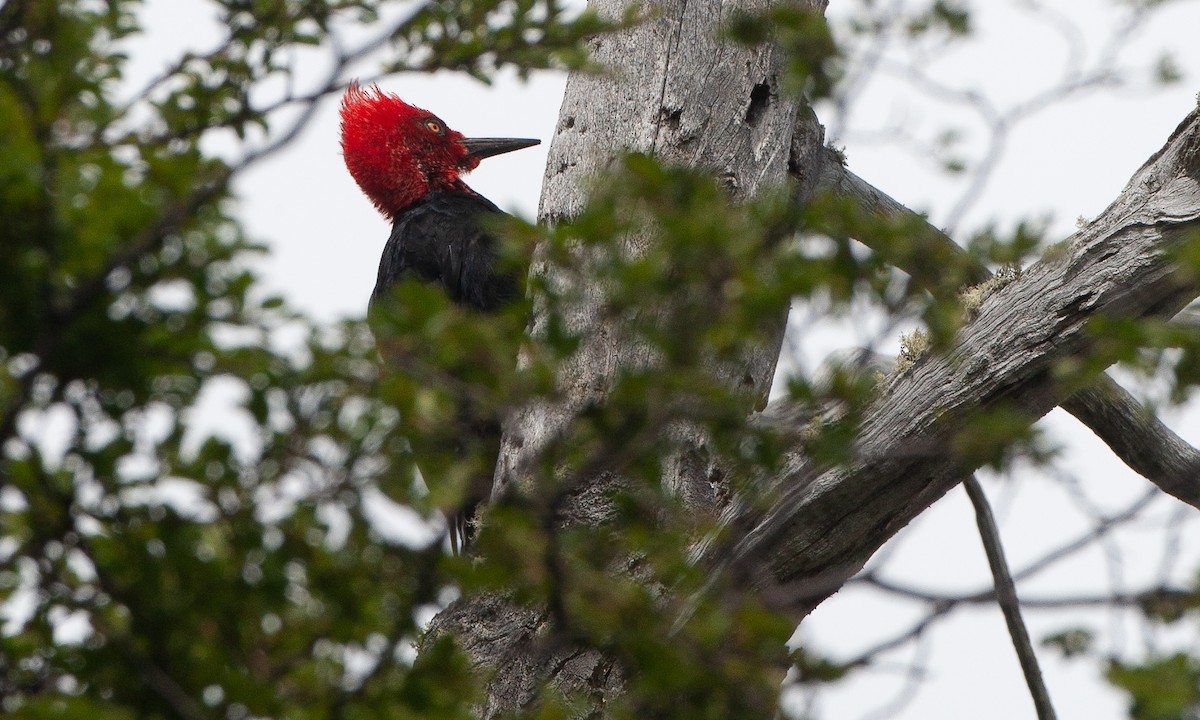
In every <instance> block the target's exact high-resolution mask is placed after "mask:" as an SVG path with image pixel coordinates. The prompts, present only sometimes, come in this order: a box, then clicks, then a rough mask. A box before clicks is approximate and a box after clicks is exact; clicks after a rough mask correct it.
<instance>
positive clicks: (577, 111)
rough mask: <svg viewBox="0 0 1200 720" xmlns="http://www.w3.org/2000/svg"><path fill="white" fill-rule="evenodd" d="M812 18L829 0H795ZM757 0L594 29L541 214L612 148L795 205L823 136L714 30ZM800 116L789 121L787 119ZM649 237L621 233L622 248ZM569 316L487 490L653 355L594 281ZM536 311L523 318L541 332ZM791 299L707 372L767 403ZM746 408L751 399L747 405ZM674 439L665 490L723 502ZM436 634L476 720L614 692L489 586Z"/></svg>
mask: <svg viewBox="0 0 1200 720" xmlns="http://www.w3.org/2000/svg"><path fill="white" fill-rule="evenodd" d="M625 4H626V3H624V2H622V1H620V0H598V1H594V2H592V4H591V6H592V7H593V8H595V9H596V10H598V11H599V12H600V13H601V14H602V15H604V16H606V17H609V18H611V19H618V18H620V17H621V16H622V14H623V13H624V10H625V8H624V6H625ZM801 4H803V5H807V6H808V7H810V8H811V9H813V10H814V11H817V12H823V10H824V6H825V2H824V0H806V2H804V3H801ZM768 5H769V3H768V2H765V1H764V0H740V1H738V2H712V1H708V0H706V1H704V2H696V1H694V0H655V1H653V2H648V3H642V4H641V8H642V10H643V11H644V12H645V17H646V18H647V19H646V20H645V21H643V22H640V23H638V24H636V25H634V26H633V27H631V28H630V29H628V30H626V31H623V32H619V33H615V34H611V35H602V36H600V37H598V38H596V39H594V40H593V41H592V42H591V44H590V54H591V59H592V61H593V62H595V63H596V64H598V65H600V66H602V67H604V68H606V69H607V70H606V72H603V73H600V74H584V73H576V74H573V75H572V76H571V77H570V79H569V80H568V83H567V88H566V94H565V98H564V101H563V105H562V109H561V111H560V114H559V121H558V126H557V128H556V130H555V136H554V139H553V141H552V143H551V146H550V153H549V159H548V161H547V168H546V176H545V180H544V185H543V191H542V201H541V207H540V211H539V216H540V218H539V219H540V221H541V222H543V223H555V222H557V221H559V220H561V219H565V218H571V217H573V216H574V215H576V214H577V213H578V212H579V211H580V210H581V209H582V208H583V206H584V203H585V200H586V197H587V193H588V190H589V187H590V184H591V182H592V180H593V179H594V178H596V177H597V176H598V175H599V174H600V173H602V172H603V171H604V170H605V169H606V168H608V167H609V166H610V164H611V163H612V162H613V161H614V159H616V158H618V157H619V156H620V155H621V154H622V153H623V152H627V151H633V152H642V153H647V154H653V155H656V156H658V157H660V158H663V159H665V160H667V161H669V162H671V163H676V164H680V165H685V166H690V167H699V168H704V169H706V170H708V171H710V172H712V173H713V174H714V176H716V177H717V178H719V180H720V182H721V184H722V185H723V186H724V187H725V189H726V190H727V191H729V192H730V194H731V195H732V196H733V197H734V198H738V197H751V196H753V195H754V194H755V193H756V192H758V191H759V190H760V189H764V188H777V187H779V186H781V185H783V184H784V183H787V182H791V183H793V186H794V187H795V192H796V193H797V199H798V200H799V201H804V200H806V199H807V197H809V196H810V195H811V193H812V192H813V190H814V188H815V187H816V184H817V180H818V176H817V170H818V169H819V163H818V162H816V161H817V159H818V158H819V156H820V153H821V149H822V144H823V142H824V132H823V129H822V128H821V126H820V125H819V124H818V123H817V121H816V118H815V117H814V116H813V115H812V114H811V113H807V112H804V113H799V112H798V108H797V103H796V102H795V101H794V100H792V99H788V98H787V97H785V96H783V95H781V94H780V93H779V90H778V88H779V64H780V62H781V58H780V57H779V55H778V52H777V50H775V49H774V48H772V47H770V46H763V47H760V48H745V47H739V46H734V45H732V44H730V43H729V42H728V41H726V40H725V39H723V38H722V37H721V36H720V33H719V31H720V28H721V27H722V26H723V25H724V24H725V23H726V22H727V21H728V20H729V19H730V17H731V15H732V13H734V12H736V11H740V10H750V11H754V10H761V9H764V8H766V7H767V6H768ZM798 118H799V119H798ZM649 241H650V239H649V238H645V237H640V238H639V237H634V238H629V239H628V240H627V245H628V249H629V251H630V252H631V253H635V254H636V253H637V252H639V249H640V247H643V246H644V243H646V242H649ZM531 274H532V275H534V276H537V275H543V276H546V277H548V278H549V279H550V280H551V281H559V282H561V281H562V278H561V277H559V276H557V275H556V270H555V268H554V267H553V266H551V265H548V264H547V263H545V262H544V261H539V260H537V259H536V258H535V262H534V265H533V268H532V270H531ZM577 290H578V293H579V298H580V300H579V302H577V303H576V304H575V305H573V306H572V307H570V308H569V309H568V311H567V321H568V326H569V329H570V330H571V331H573V332H575V333H578V334H579V335H580V336H581V337H582V338H583V346H582V347H581V348H580V350H579V352H578V353H577V354H576V355H575V357H574V359H573V361H572V362H570V363H568V364H567V366H566V367H564V368H562V370H561V372H560V375H559V390H560V394H561V398H562V399H561V401H559V402H555V403H553V404H551V403H548V402H547V403H541V404H536V405H532V406H530V407H527V408H524V409H523V410H522V411H521V412H520V413H519V414H518V415H517V416H516V417H515V418H514V420H513V421H512V422H511V423H510V424H509V426H508V427H506V432H505V439H504V443H503V447H502V449H501V456H500V462H499V467H498V469H497V481H496V485H495V487H494V489H493V496H494V497H495V496H498V495H500V494H502V493H503V492H505V491H506V490H507V489H508V488H509V487H510V485H511V484H514V483H516V484H518V485H519V484H521V483H523V482H528V474H527V470H526V469H527V468H528V467H530V466H531V465H532V464H533V462H534V460H535V459H536V458H537V456H538V454H539V452H540V451H541V450H542V448H544V447H545V445H546V443H548V442H551V441H552V440H553V439H554V438H555V437H556V436H557V435H558V434H559V433H560V432H561V431H562V428H563V427H564V426H565V425H566V423H568V422H570V420H571V418H572V417H573V416H574V414H575V413H577V412H578V411H579V409H580V408H583V407H585V406H586V405H587V404H589V403H593V402H598V401H601V400H602V398H603V397H604V396H605V394H606V392H607V390H608V388H609V387H610V384H611V381H612V380H613V379H614V378H615V377H616V376H617V374H618V373H619V372H621V371H622V370H623V369H629V368H636V367H639V366H642V365H643V364H645V363H649V362H652V361H653V357H652V353H651V352H650V351H649V350H648V349H646V348H644V347H643V346H641V345H640V344H638V343H636V342H633V341H632V340H630V339H629V338H628V337H625V336H624V334H623V332H622V328H621V327H620V325H619V324H618V323H616V322H615V321H613V320H611V319H606V318H604V313H601V312H599V309H600V304H601V302H602V300H603V298H604V289H603V288H601V287H583V288H578V289H577ZM543 320H544V318H540V317H539V316H538V315H537V314H536V309H535V317H534V321H533V324H532V326H531V330H530V332H531V333H534V334H535V335H536V334H537V333H540V332H543V330H544V328H543V326H542V324H541V323H542V321H543ZM786 320H787V307H782V306H781V307H780V308H779V310H778V313H777V314H776V316H775V317H773V318H767V319H765V320H764V323H763V328H762V331H761V333H760V335H759V337H757V338H754V339H752V340H751V341H750V342H748V343H747V348H746V351H745V352H744V353H743V355H742V357H741V358H740V359H739V361H738V362H736V363H728V364H726V366H724V367H714V368H713V373H714V375H715V376H717V377H721V378H723V379H724V380H725V381H726V382H728V383H729V384H730V386H736V387H739V388H741V389H742V390H743V391H745V393H746V394H747V396H751V397H756V398H758V399H759V401H765V398H766V395H767V392H768V391H769V389H770V386H771V381H772V377H773V375H774V371H775V364H776V361H777V360H778V356H779V351H780V347H781V345H782V342H783V331H784V327H785V325H786ZM751 409H753V408H747V411H749V410H751ZM672 433H673V434H674V436H675V437H674V439H675V440H676V442H677V443H678V445H679V446H680V447H682V448H684V449H683V450H681V451H680V452H678V453H677V454H676V455H675V456H674V457H673V458H671V459H669V461H668V463H667V468H668V469H667V474H668V476H667V477H665V478H664V484H665V485H666V486H667V487H671V488H673V489H674V490H675V491H676V492H677V493H678V495H679V496H680V497H681V498H683V500H684V502H685V503H687V504H688V505H689V506H690V507H692V508H695V509H696V510H697V511H703V512H707V513H715V512H717V511H719V509H720V507H721V506H722V503H719V502H717V497H718V496H720V495H721V494H722V491H721V488H720V487H719V482H716V481H714V476H716V475H719V473H717V472H716V470H715V468H714V467H713V465H712V463H711V461H709V460H708V459H707V455H706V453H705V452H704V451H703V445H704V438H703V437H702V436H701V435H700V434H699V433H697V432H695V431H694V430H693V429H691V428H688V427H683V426H680V427H675V428H673V429H672ZM619 481H620V480H619V478H612V477H599V478H596V479H594V480H590V481H589V485H592V486H594V487H590V488H581V491H580V492H578V493H575V494H574V497H573V498H572V501H571V502H572V505H571V507H570V508H569V509H568V512H567V514H568V515H569V516H570V518H571V519H572V521H575V522H585V523H587V522H592V523H596V522H603V520H604V519H605V517H606V515H607V513H608V501H607V499H606V497H605V496H604V494H603V493H602V492H600V489H602V488H603V487H604V485H605V483H611V482H619ZM431 630H432V631H433V632H432V633H431V634H437V633H440V632H451V633H453V634H455V635H456V636H457V637H458V638H459V639H460V641H461V643H462V644H463V646H464V647H465V648H466V650H467V651H468V652H469V653H470V655H471V657H472V659H473V661H474V662H475V663H476V664H477V665H478V666H480V667H482V668H486V669H487V670H488V671H490V672H491V673H493V674H492V680H491V682H490V685H489V688H488V694H487V700H486V703H485V706H484V707H483V708H482V715H483V716H484V717H493V716H495V715H497V714H498V713H501V712H504V711H506V710H512V709H515V708H519V707H521V706H523V705H524V704H526V703H528V702H530V700H531V699H532V698H533V696H534V692H535V691H536V688H537V687H538V685H539V683H541V682H543V681H545V680H548V679H550V680H553V681H554V682H555V683H556V684H557V685H558V687H559V688H560V689H562V690H564V691H567V692H584V693H588V694H590V695H591V697H592V698H593V701H594V704H595V706H596V707H602V706H603V704H604V701H605V698H606V697H608V696H611V695H612V694H614V693H619V692H620V689H621V681H620V673H619V672H617V671H615V669H614V667H613V666H612V662H611V660H609V659H607V658H604V657H601V656H600V655H599V654H598V653H595V652H579V651H576V650H574V649H572V648H570V647H562V646H561V644H558V643H555V642H554V641H553V640H552V637H551V636H552V633H551V628H550V623H549V615H548V614H545V613H540V612H538V611H534V610H530V609H528V608H522V607H518V606H516V605H514V604H512V603H509V602H507V601H506V600H505V599H504V598H501V597H497V596H488V597H476V598H472V599H471V600H470V601H469V602H462V603H458V604H456V605H454V606H452V607H451V608H448V609H447V610H446V611H445V612H443V613H442V614H441V615H440V616H439V617H438V618H437V619H436V620H435V621H434V623H433V626H432V628H431Z"/></svg>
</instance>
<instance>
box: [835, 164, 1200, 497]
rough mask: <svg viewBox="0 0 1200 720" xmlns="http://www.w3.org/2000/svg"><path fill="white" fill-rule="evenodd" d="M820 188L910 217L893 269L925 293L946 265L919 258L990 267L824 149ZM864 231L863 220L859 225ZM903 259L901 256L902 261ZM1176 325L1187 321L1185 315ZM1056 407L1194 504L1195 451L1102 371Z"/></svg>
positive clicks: (873, 242)
mask: <svg viewBox="0 0 1200 720" xmlns="http://www.w3.org/2000/svg"><path fill="white" fill-rule="evenodd" d="M822 160H823V164H822V167H821V177H820V185H819V189H820V190H824V191H826V192H831V193H834V194H835V195H837V196H839V197H844V198H848V199H850V200H852V201H854V202H855V203H856V204H857V205H858V207H859V208H860V209H861V210H863V211H864V212H865V213H869V214H871V215H875V216H878V217H882V218H885V219H889V220H894V221H899V222H906V223H912V224H913V225H914V226H915V227H919V228H921V229H922V230H923V232H917V233H916V234H915V235H914V236H913V237H912V238H911V240H912V243H913V245H914V248H913V252H912V253H911V254H909V255H908V256H906V257H907V258H911V259H912V261H913V262H911V263H907V266H901V267H900V269H901V270H904V271H905V272H907V273H908V274H909V275H910V276H912V278H913V281H914V282H916V283H918V284H919V285H920V286H921V287H923V288H925V289H926V290H929V291H931V292H938V289H939V288H940V287H944V286H945V279H944V275H945V267H942V266H940V264H939V263H929V262H927V261H926V262H925V263H923V264H922V263H921V262H920V261H921V260H922V259H927V258H930V257H934V258H939V259H949V260H952V263H953V264H952V267H953V268H954V270H955V271H956V272H957V273H958V274H959V275H960V276H961V278H962V279H963V281H964V282H966V283H980V282H984V281H985V280H987V279H988V278H990V277H991V272H989V271H988V269H987V267H986V266H984V265H983V263H981V262H979V261H978V260H976V259H975V258H974V257H972V256H971V255H970V253H968V252H967V251H966V250H964V249H963V248H962V247H961V246H959V245H958V243H956V242H954V240H952V239H951V238H950V237H949V236H948V235H946V234H945V233H943V232H942V231H941V230H939V229H938V228H936V227H934V226H933V225H932V224H930V223H929V222H927V221H926V220H925V218H924V216H922V215H919V214H918V213H915V212H913V211H912V210H909V209H908V208H906V207H905V206H904V205H902V204H900V203H899V202H897V201H896V200H894V199H893V198H892V197H891V196H889V195H888V194H887V193H885V192H883V191H881V190H879V189H877V188H875V187H873V186H872V185H871V184H870V183H868V182H867V181H865V180H863V179H862V178H860V177H858V176H857V175H855V174H854V173H853V172H851V171H850V170H848V169H847V168H846V167H845V166H844V165H843V164H842V159H841V157H840V156H839V155H838V154H837V153H836V152H834V151H833V150H829V149H826V151H825V154H824V157H823V158H822ZM864 230H869V226H867V227H866V228H864ZM859 235H860V237H856V238H855V239H856V240H858V241H859V242H861V243H863V244H864V245H867V246H868V247H873V246H877V245H878V241H879V238H876V237H874V236H872V235H870V233H869V232H861V233H859ZM901 260H902V261H903V259H901ZM1176 321H1177V322H1179V323H1194V322H1195V320H1194V318H1193V317H1192V315H1191V314H1188V315H1186V316H1184V315H1182V314H1181V316H1180V317H1179V318H1177V320H1176ZM1062 407H1063V409H1064V410H1066V411H1067V412H1069V413H1071V414H1072V415H1074V416H1075V418H1076V419H1077V420H1079V421H1080V422H1082V423H1083V424H1084V425H1086V426H1087V427H1088V428H1089V429H1090V430H1091V431H1092V432H1094V433H1095V434H1096V436H1097V437H1099V438H1100V439H1101V440H1103V441H1104V442H1105V443H1106V444H1107V445H1108V446H1109V448H1110V449H1112V451H1113V452H1114V453H1115V454H1116V455H1117V457H1119V458H1120V459H1121V460H1122V461H1123V462H1124V463H1125V464H1126V465H1127V466H1129V468H1130V469H1131V470H1133V471H1134V472H1136V473H1138V474H1139V475H1141V476H1142V477H1144V478H1146V479H1147V480H1149V481H1150V482H1152V483H1154V484H1155V485H1157V486H1158V487H1159V488H1160V489H1161V490H1162V491H1163V492H1165V493H1168V494H1170V495H1172V496H1174V497H1175V498H1177V499H1179V500H1181V501H1183V502H1185V503H1187V504H1188V505H1191V506H1192V507H1195V508H1200V451H1198V450H1197V449H1196V448H1194V447H1192V446H1191V445H1189V444H1188V443H1187V442H1186V441H1185V440H1184V439H1183V438H1181V437H1179V436H1178V435H1177V434H1175V433H1174V432H1173V431H1172V430H1171V429H1170V428H1168V427H1167V426H1166V425H1164V424H1163V423H1162V421H1160V420H1159V419H1158V418H1157V417H1155V415H1154V414H1153V413H1152V412H1150V411H1149V410H1147V409H1146V408H1145V407H1144V406H1143V405H1142V404H1141V403H1140V402H1138V401H1137V399H1136V398H1134V397H1133V396H1132V395H1130V394H1129V392H1128V391H1126V390H1125V389H1124V388H1122V387H1121V386H1120V385H1118V384H1117V383H1116V381H1114V380H1113V379H1112V378H1111V377H1109V376H1108V375H1107V374H1101V375H1100V376H1099V377H1097V378H1096V379H1095V380H1094V381H1092V383H1091V384H1090V385H1088V386H1087V387H1086V388H1084V389H1083V390H1080V391H1079V392H1077V393H1075V394H1074V395H1072V396H1071V397H1069V398H1067V400H1066V401H1064V402H1063V404H1062Z"/></svg>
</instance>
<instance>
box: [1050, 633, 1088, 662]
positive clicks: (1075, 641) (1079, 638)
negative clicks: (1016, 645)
mask: <svg viewBox="0 0 1200 720" xmlns="http://www.w3.org/2000/svg"><path fill="white" fill-rule="evenodd" d="M1095 641H1096V636H1095V633H1093V632H1092V631H1091V630H1088V629H1086V628H1070V629H1068V630H1063V631H1061V632H1057V633H1054V634H1053V635H1049V636H1047V637H1045V638H1043V639H1042V645H1044V646H1046V647H1052V648H1055V649H1057V650H1058V651H1059V652H1061V653H1062V654H1063V657H1067V658H1069V657H1076V656H1079V655H1086V654H1087V653H1088V652H1090V651H1091V650H1092V648H1093V647H1094V645H1095Z"/></svg>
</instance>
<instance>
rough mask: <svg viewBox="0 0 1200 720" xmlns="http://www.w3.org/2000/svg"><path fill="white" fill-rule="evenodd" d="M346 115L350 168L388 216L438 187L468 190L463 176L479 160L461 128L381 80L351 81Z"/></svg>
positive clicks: (345, 153) (345, 151)
mask: <svg viewBox="0 0 1200 720" xmlns="http://www.w3.org/2000/svg"><path fill="white" fill-rule="evenodd" d="M341 116H342V155H343V156H344V158H345V160H346V169H348V170H349V171H350V175H351V176H352V177H353V178H354V181H355V182H357V183H358V186H359V187H360V188H362V191H363V192H364V193H366V195H367V197H368V198H370V199H371V202H372V203H374V204H375V207H377V208H379V211H380V212H381V213H383V214H384V215H385V216H387V217H388V219H393V218H395V217H396V215H398V214H399V213H400V212H402V211H403V210H404V209H405V208H407V207H408V206H410V205H412V204H413V203H414V202H416V201H418V200H420V199H421V198H423V197H425V196H426V195H428V194H429V193H430V192H432V191H434V190H453V189H461V190H466V185H465V184H464V183H463V181H462V179H461V177H460V176H461V175H462V173H464V172H467V171H469V170H473V169H475V167H476V166H477V165H479V157H478V156H477V155H472V154H471V152H470V150H469V148H468V147H467V145H466V144H464V141H465V140H466V139H465V138H464V137H463V135H462V133H459V132H455V131H454V130H451V129H450V128H448V127H446V123H444V122H442V121H441V119H439V118H438V117H437V116H436V115H434V114H433V113H431V112H427V111H425V110H422V109H421V108H418V107H413V106H412V105H409V104H408V103H406V102H404V101H403V100H401V99H400V98H398V97H396V96H395V95H392V94H391V93H385V92H383V91H381V90H380V89H379V88H378V86H375V85H372V86H370V87H368V88H366V89H363V88H360V87H359V86H358V83H351V84H350V87H349V88H348V89H347V90H346V95H345V96H344V97H343V98H342V108H341Z"/></svg>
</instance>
